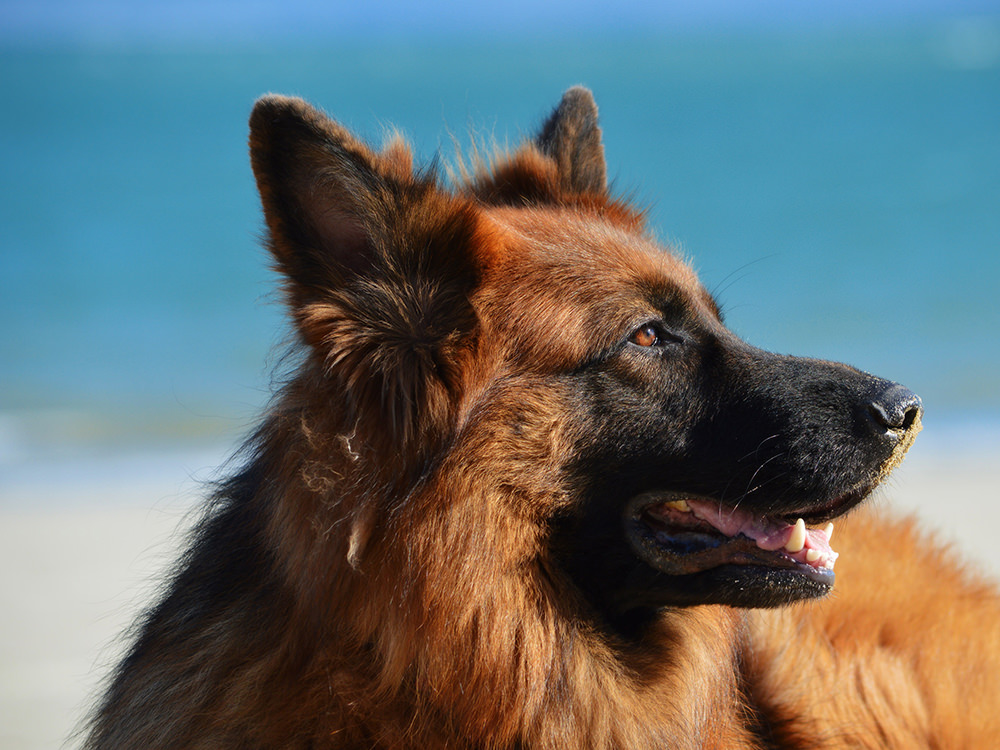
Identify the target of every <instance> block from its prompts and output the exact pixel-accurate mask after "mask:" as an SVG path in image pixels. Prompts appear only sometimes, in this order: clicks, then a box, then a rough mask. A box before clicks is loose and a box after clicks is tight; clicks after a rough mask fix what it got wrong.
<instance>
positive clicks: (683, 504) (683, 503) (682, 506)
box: [666, 500, 691, 513]
mask: <svg viewBox="0 0 1000 750" xmlns="http://www.w3.org/2000/svg"><path fill="white" fill-rule="evenodd" d="M666 505H667V507H668V508H673V509H674V510H682V511H684V512H685V513H688V512H689V511H690V510H691V506H690V505H688V501H687V500H671V501H670V502H669V503H667V504H666Z"/></svg>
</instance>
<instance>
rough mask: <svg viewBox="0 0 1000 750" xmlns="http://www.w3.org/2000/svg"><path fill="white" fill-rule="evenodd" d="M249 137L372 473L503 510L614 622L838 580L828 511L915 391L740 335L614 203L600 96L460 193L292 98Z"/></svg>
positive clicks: (301, 303)
mask: <svg viewBox="0 0 1000 750" xmlns="http://www.w3.org/2000/svg"><path fill="white" fill-rule="evenodd" d="M251 151H252V159H253V167H254V171H255V175H256V177H257V181H258V185H259V187H260V191H261V195H262V198H263V202H264V207H265V214H266V218H267V222H268V227H269V230H270V240H271V249H272V251H273V253H274V255H275V257H276V259H277V261H278V265H279V268H280V270H281V271H282V272H283V273H284V274H285V275H286V277H287V279H288V285H287V291H288V297H289V302H290V305H291V308H292V311H293V315H294V317H295V320H296V322H297V325H298V329H299V331H300V332H301V334H302V337H303V338H304V340H305V341H306V343H307V344H308V346H309V351H310V352H311V353H312V356H311V358H310V360H309V364H308V365H307V369H309V371H310V373H311V377H312V378H313V380H312V381H311V382H314V383H315V382H322V383H324V384H326V386H325V387H328V389H329V390H328V391H327V396H326V397H325V398H328V401H327V402H326V405H324V406H323V408H330V409H333V410H334V411H336V413H337V415H338V419H339V421H338V422H336V424H338V425H340V428H343V429H348V430H350V432H351V435H352V438H353V440H354V448H353V449H352V451H354V450H358V451H361V452H362V454H364V452H365V451H367V454H366V455H367V456H368V465H369V466H376V467H377V468H375V469H372V470H371V471H372V472H373V474H372V476H376V475H377V477H378V481H377V484H378V486H379V487H382V488H392V492H393V493H395V495H396V497H397V498H402V497H404V496H409V497H411V498H413V497H418V496H420V497H424V498H425V501H424V502H425V507H427V503H433V502H434V498H437V500H436V501H437V502H439V503H441V504H444V505H448V504H453V505H462V504H463V503H464V504H467V505H470V506H472V505H474V504H475V502H478V500H476V501H473V500H469V499H468V498H469V497H475V498H489V500H483V501H482V502H480V503H479V505H475V507H476V508H478V509H479V511H478V512H481V513H482V514H483V515H484V516H485V515H488V514H490V515H493V516H494V517H493V518H491V520H490V523H491V524H492V525H493V526H494V528H495V529H496V534H499V533H500V532H501V531H503V530H504V529H508V530H511V531H510V534H509V538H508V539H505V540H502V541H498V542H496V543H497V544H503V545H507V547H506V548H505V549H507V550H508V552H509V550H510V549H512V547H513V546H514V545H515V543H514V542H512V541H510V539H511V538H513V537H515V536H516V537H518V538H520V539H524V540H528V539H529V537H530V544H531V545H533V546H531V547H530V549H531V550H533V552H532V554H533V555H534V556H535V557H536V558H537V559H536V560H535V562H534V563H532V564H535V563H537V565H538V566H541V567H542V568H544V569H545V578H546V580H548V581H555V582H556V583H554V584H552V585H555V586H559V585H569V586H573V587H574V588H575V589H576V590H578V591H579V592H582V594H583V597H581V598H582V599H584V600H585V601H587V602H588V603H589V605H590V606H593V607H594V608H596V609H597V610H598V611H599V612H601V613H602V614H603V615H604V616H606V617H607V618H609V619H611V620H614V619H619V620H623V619H627V618H629V617H631V616H632V615H631V614H630V613H634V612H641V611H652V610H654V609H656V608H659V607H663V606H672V605H676V606H683V605H694V604H703V603H722V604H730V605H734V606H743V607H757V606H774V605H778V604H782V603H786V602H790V601H793V600H797V599H801V598H806V597H812V596H817V595H821V594H824V593H826V592H827V591H829V590H830V587H831V586H832V583H833V578H834V575H833V563H834V560H835V558H836V553H835V552H834V551H833V550H832V548H831V547H830V536H831V533H832V532H831V527H830V526H828V525H827V524H828V523H829V522H830V521H831V520H833V519H835V518H837V517H838V516H840V515H842V514H843V513H845V512H846V511H848V510H849V509H851V508H852V507H854V506H855V505H856V504H858V503H859V502H861V501H862V500H863V499H864V498H865V497H866V496H867V495H868V493H869V492H870V490H871V489H872V488H873V487H874V486H875V485H876V484H877V483H878V482H879V481H880V480H881V479H882V477H884V476H885V474H886V473H887V472H888V471H890V470H891V469H892V468H893V467H894V466H895V464H896V463H898V461H899V460H900V459H901V457H902V455H903V453H905V451H906V449H907V448H908V447H909V445H910V443H911V442H912V440H913V438H914V436H915V434H916V432H917V430H918V429H919V421H920V413H921V406H920V401H919V399H918V398H917V397H916V396H915V395H914V394H912V393H911V392H909V391H908V390H906V389H904V388H903V387H901V386H899V385H896V384H894V383H890V382H887V381H884V380H880V379H878V378H875V377H873V376H871V375H868V374H865V373H863V372H859V371H857V370H855V369H853V368H851V367H848V366H846V365H840V364H833V363H829V362H821V361H815V360H807V359H800V358H793V357H787V356H779V355H775V354H770V353H767V352H764V351H761V350H758V349H755V348H753V347H752V346H750V345H748V344H746V343H744V342H743V341H741V340H740V339H739V338H737V337H736V336H735V335H734V334H733V333H731V332H730V331H729V330H728V329H727V328H726V327H725V326H724V324H723V322H722V319H721V315H720V313H719V308H718V306H717V305H716V303H715V301H714V300H713V299H712V297H711V296H710V295H709V294H708V293H707V292H706V291H705V289H704V288H703V287H702V286H701V285H700V284H699V282H698V280H697V278H696V277H695V275H694V273H693V272H692V271H691V269H690V268H689V267H688V266H686V265H685V264H684V263H683V262H682V261H681V260H679V259H678V258H677V257H675V256H674V255H672V254H671V253H670V252H668V251H667V250H665V249H664V248H662V247H660V246H659V245H657V244H656V243H655V242H654V241H653V239H652V238H651V237H650V236H649V235H648V234H647V233H646V232H645V231H644V228H643V217H642V215H641V213H639V212H637V211H635V210H633V209H632V208H630V207H629V206H628V205H627V204H625V203H622V202H620V201H617V200H615V199H613V198H612V197H610V196H609V195H608V191H607V185H606V177H605V163H604V154H603V147H602V144H601V133H600V130H599V128H598V125H597V111H596V107H595V106H594V102H593V99H592V97H591V96H590V94H589V92H587V91H585V90H584V89H580V88H576V89H571V90H570V91H568V92H567V93H566V95H565V96H564V98H563V100H562V102H561V103H560V105H559V106H558V107H557V109H556V110H555V112H554V113H553V114H552V116H551V117H550V118H549V119H548V121H547V122H546V123H545V124H544V126H543V128H542V129H541V132H540V134H539V135H538V137H537V138H536V139H535V140H534V141H532V142H529V143H527V144H525V145H524V146H523V147H522V148H521V149H520V150H518V151H516V152H515V153H514V154H512V155H509V156H502V157H497V159H496V161H495V163H494V164H493V165H492V166H491V168H489V169H487V168H485V167H479V168H477V169H476V170H474V173H473V174H472V175H470V176H467V177H466V178H465V179H464V180H463V182H462V184H460V185H458V186H457V187H455V189H453V190H450V191H448V190H444V189H442V188H441V187H440V186H439V185H438V182H437V180H436V179H435V178H434V177H433V175H419V174H414V172H413V171H412V168H411V164H410V157H409V152H408V151H407V150H406V149H405V148H404V147H403V146H401V145H400V143H399V142H395V141H394V142H392V143H390V144H389V145H388V146H387V147H386V148H385V149H384V150H383V151H381V152H376V151H373V150H371V149H370V148H368V147H367V146H366V145H364V144H362V143H361V142H359V141H357V140H356V139H355V138H353V136H351V135H350V134H349V133H347V132H346V131H345V130H344V129H343V128H341V127H340V126H339V125H337V124H336V123H334V122H333V121H331V120H330V119H328V118H327V117H325V116H324V115H322V114H320V113H319V112H317V111H316V110H314V109H312V108H311V107H309V106H308V105H306V104H305V103H303V102H301V101H299V100H295V99H288V98H282V97H268V98H265V99H262V100H261V101H260V102H258V104H257V106H256V108H255V110H254V113H253V116H252V119H251ZM344 425H346V426H347V427H346V428H344ZM358 455H359V454H354V455H353V459H352V460H356V459H357V456H358ZM364 463H365V461H364V460H362V461H360V462H358V466H361V465H362V464H364ZM338 472H339V473H338V474H337V475H338V476H341V475H342V474H343V472H342V471H340V470H338ZM401 477H402V478H405V479H400V478H401ZM348 484H350V485H351V486H353V487H357V486H359V484H360V480H351V482H348ZM374 484H375V483H374V481H373V484H372V486H374ZM428 497H430V498H431V500H427V499H426V498H428ZM497 498H504V499H503V500H502V501H501V500H497ZM396 504H397V505H398V504H400V503H396ZM390 505H391V503H390ZM385 512H392V510H391V509H385ZM496 514H502V515H503V517H504V519H505V520H503V522H502V523H501V522H499V521H498V519H497V518H496V517H495V516H496ZM526 519H527V520H526ZM529 527H530V529H531V530H532V531H531V533H527V532H525V531H524V529H525V528H529ZM516 529H520V531H514V530H516ZM469 533H470V534H480V537H478V539H479V541H478V542H477V543H478V544H480V545H481V547H482V549H481V553H482V554H483V555H484V556H489V555H491V554H492V552H491V550H490V547H489V545H490V544H491V543H492V542H491V541H490V540H491V539H493V540H494V541H495V540H496V539H498V538H499V537H497V536H493V537H490V536H489V535H487V534H485V533H484V532H482V531H481V530H476V531H474V532H473V531H470V532H469ZM456 544H457V543H456ZM525 544H526V545H527V544H528V541H525ZM470 549H471V544H470ZM526 549H528V547H526ZM504 559H508V560H511V561H513V562H511V565H514V564H517V565H523V564H525V561H524V560H523V559H521V558H519V557H518V556H517V555H515V554H513V553H511V554H506V556H505V557H504ZM559 582H562V583H559Z"/></svg>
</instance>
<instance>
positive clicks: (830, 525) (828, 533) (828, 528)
mask: <svg viewBox="0 0 1000 750" xmlns="http://www.w3.org/2000/svg"><path fill="white" fill-rule="evenodd" d="M823 531H824V532H826V543H827V544H829V543H830V540H831V539H833V521H830V523H828V524H827V525H826V526H824V527H823Z"/></svg>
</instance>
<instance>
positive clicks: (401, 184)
mask: <svg viewBox="0 0 1000 750" xmlns="http://www.w3.org/2000/svg"><path fill="white" fill-rule="evenodd" d="M250 160H251V164H252V166H253V172H254V176H255V177H256V179H257V187H258V189H259V190H260V196H261V201H262V202H263V205H264V216H265V218H266V220H267V225H268V229H269V230H270V240H271V243H270V244H271V250H272V252H273V253H274V256H275V258H276V260H277V261H278V264H279V267H280V270H281V271H282V272H283V273H284V274H285V275H286V276H288V278H289V279H290V280H291V281H292V282H293V284H294V285H296V286H298V289H297V290H293V291H297V292H299V293H300V294H303V295H305V296H308V291H309V290H311V289H323V288H336V287H337V286H339V284H340V283H341V282H343V281H344V280H346V279H347V278H349V277H351V276H353V275H355V274H357V273H359V272H364V271H365V270H366V269H368V268H369V267H370V266H372V264H374V263H376V262H377V260H378V257H377V256H378V255H379V254H383V253H385V252H387V250H388V248H387V247H386V243H387V242H388V241H389V239H390V238H389V237H387V236H386V235H388V234H391V230H390V225H391V224H392V222H393V219H394V218H395V214H397V213H398V211H399V208H400V206H399V203H400V200H401V199H403V194H404V193H405V192H406V191H405V188H406V186H407V183H408V182H409V183H412V182H413V180H412V177H411V175H409V172H410V164H409V155H408V154H407V153H405V151H404V150H403V149H400V148H397V149H395V151H392V150H390V152H388V153H386V154H376V153H374V152H373V151H372V150H371V149H369V148H368V147H367V146H366V145H364V144H363V143H361V142H360V141H358V140H357V139H355V138H354V137H353V136H352V135H351V134H350V133H348V132H347V130H345V129H344V128H343V127H341V126H340V125H338V124H337V123H336V122H334V121H333V120H331V119H330V118H328V117H326V116H325V115H324V114H322V113H321V112H318V111H317V110H315V109H313V108H312V107H311V106H309V105H308V104H306V103H305V102H304V101H302V100H300V99H295V98H290V97H283V96H266V97H263V98H261V99H260V100H258V101H257V104H256V105H255V106H254V110H253V114H252V115H251V116H250Z"/></svg>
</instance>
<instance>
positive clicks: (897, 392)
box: [868, 383, 923, 431]
mask: <svg viewBox="0 0 1000 750" xmlns="http://www.w3.org/2000/svg"><path fill="white" fill-rule="evenodd" d="M922 411H923V403H922V402H921V400H920V396H918V395H917V394H916V393H914V392H913V391H911V390H910V389H909V388H904V387H903V386H901V385H899V384H898V383H890V384H889V385H888V387H887V388H885V389H884V390H883V391H882V392H881V393H879V394H878V395H877V396H875V397H874V398H873V399H872V400H871V402H870V403H869V404H868V413H869V414H870V415H871V417H872V419H873V420H875V422H876V423H877V424H879V425H880V426H882V427H884V428H885V429H888V430H904V431H905V430H908V429H910V427H912V426H913V423H914V422H916V421H917V418H918V417H919V416H920V414H921V412H922Z"/></svg>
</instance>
